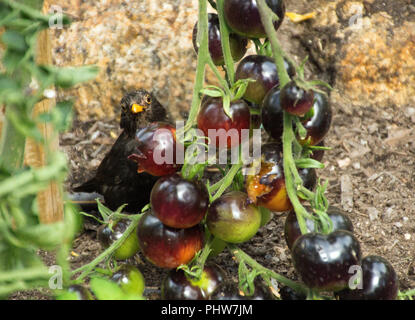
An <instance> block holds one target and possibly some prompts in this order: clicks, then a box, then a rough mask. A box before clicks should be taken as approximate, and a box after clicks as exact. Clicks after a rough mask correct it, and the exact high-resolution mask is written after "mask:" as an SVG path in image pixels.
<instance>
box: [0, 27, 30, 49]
mask: <svg viewBox="0 0 415 320" xmlns="http://www.w3.org/2000/svg"><path fill="white" fill-rule="evenodd" d="M1 40H2V41H3V43H4V44H5V45H6V46H7V47H8V48H9V49H11V50H15V51H18V52H25V51H26V50H27V44H26V40H25V38H24V36H23V35H21V34H20V33H19V32H17V31H14V30H8V31H6V32H4V33H3V35H2V37H1Z"/></svg>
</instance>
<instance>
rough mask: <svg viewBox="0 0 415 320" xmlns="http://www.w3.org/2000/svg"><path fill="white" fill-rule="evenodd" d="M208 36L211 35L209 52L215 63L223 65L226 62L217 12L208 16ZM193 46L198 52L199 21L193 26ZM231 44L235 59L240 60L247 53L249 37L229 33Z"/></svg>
mask: <svg viewBox="0 0 415 320" xmlns="http://www.w3.org/2000/svg"><path fill="white" fill-rule="evenodd" d="M208 37H209V53H210V56H211V57H212V60H213V63H214V64H215V65H217V66H221V65H223V64H224V63H225V61H224V57H223V52H222V43H221V36H220V28H219V18H218V15H217V14H214V13H209V16H208ZM192 39H193V48H194V49H195V51H196V53H197V52H198V51H199V46H198V45H197V42H196V41H197V23H196V24H195V26H194V28H193V36H192ZM229 45H230V48H231V54H232V58H233V60H234V61H235V62H236V61H239V60H240V59H241V58H242V57H243V56H244V55H245V53H246V49H247V48H246V47H247V45H248V39H246V38H243V37H241V36H239V35H237V34H235V33H231V34H230V35H229Z"/></svg>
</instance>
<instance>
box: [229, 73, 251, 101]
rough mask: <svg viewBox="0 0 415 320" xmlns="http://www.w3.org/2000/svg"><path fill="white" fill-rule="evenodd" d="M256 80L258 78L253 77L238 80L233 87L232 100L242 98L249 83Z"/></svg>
mask: <svg viewBox="0 0 415 320" xmlns="http://www.w3.org/2000/svg"><path fill="white" fill-rule="evenodd" d="M255 81H256V80H254V79H251V78H246V79H240V80H238V81H236V82H235V83H234V85H233V86H232V88H231V92H232V96H233V98H232V101H235V100H239V99H241V98H242V97H243V96H244V94H245V92H246V89H247V88H248V85H249V83H250V82H255Z"/></svg>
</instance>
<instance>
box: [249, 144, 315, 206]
mask: <svg viewBox="0 0 415 320" xmlns="http://www.w3.org/2000/svg"><path fill="white" fill-rule="evenodd" d="M282 163H283V159H282V146H281V145H280V144H278V143H276V142H271V143H266V144H264V145H263V146H262V148H261V161H260V162H256V161H254V162H253V163H252V165H251V167H250V168H249V170H250V171H251V170H252V172H253V173H254V174H250V173H249V172H250V171H248V174H247V176H246V182H245V187H246V191H247V193H248V196H249V199H250V200H251V201H252V202H253V203H255V204H257V205H258V206H261V207H264V208H267V209H269V210H271V211H276V212H283V211H288V210H291V209H292V204H291V201H290V199H289V197H288V194H287V189H286V187H285V177H284V170H283V166H282ZM298 172H299V174H300V177H301V179H302V180H303V184H304V186H305V187H306V188H307V189H310V190H312V189H313V188H314V187H315V185H316V182H317V175H316V171H315V170H314V169H299V170H298Z"/></svg>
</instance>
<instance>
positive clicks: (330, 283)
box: [291, 230, 361, 291]
mask: <svg viewBox="0 0 415 320" xmlns="http://www.w3.org/2000/svg"><path fill="white" fill-rule="evenodd" d="M291 252H292V258H293V263H294V268H295V269H296V270H297V272H298V273H299V274H300V276H301V279H302V280H303V282H304V283H305V284H306V285H307V287H309V288H311V289H315V290H324V291H339V290H342V289H344V288H346V287H347V286H348V284H349V280H350V277H351V274H350V273H349V271H350V267H352V266H356V265H360V262H361V250H360V244H359V241H358V240H357V239H356V238H355V236H354V235H353V234H352V233H351V232H350V231H345V230H337V231H334V232H332V233H330V234H328V235H323V234H319V233H315V232H312V233H307V234H305V235H302V236H301V237H300V238H298V239H297V241H295V242H294V245H293V247H292V250H291Z"/></svg>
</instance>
